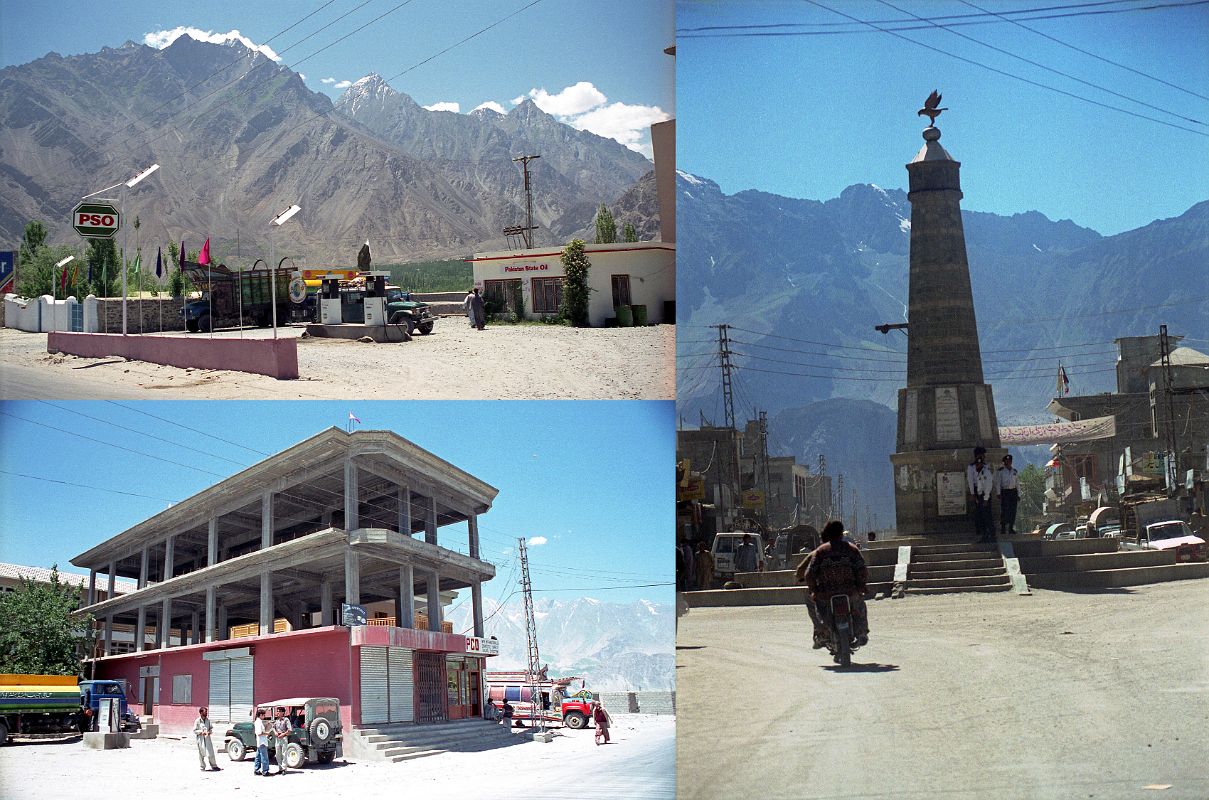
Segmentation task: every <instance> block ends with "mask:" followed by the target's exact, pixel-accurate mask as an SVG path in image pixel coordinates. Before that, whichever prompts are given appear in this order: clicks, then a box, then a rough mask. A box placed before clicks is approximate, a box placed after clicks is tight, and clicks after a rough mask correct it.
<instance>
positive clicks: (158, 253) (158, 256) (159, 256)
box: [155, 247, 164, 280]
mask: <svg viewBox="0 0 1209 800" xmlns="http://www.w3.org/2000/svg"><path fill="white" fill-rule="evenodd" d="M163 276H164V248H162V247H157V248H156V249H155V278H156V280H159V279H160V278H162V277H163Z"/></svg>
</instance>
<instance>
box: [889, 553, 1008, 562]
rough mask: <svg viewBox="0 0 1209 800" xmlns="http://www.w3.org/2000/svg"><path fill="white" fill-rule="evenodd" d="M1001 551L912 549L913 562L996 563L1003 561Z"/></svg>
mask: <svg viewBox="0 0 1209 800" xmlns="http://www.w3.org/2000/svg"><path fill="white" fill-rule="evenodd" d="M1001 560H1002V559H1001V557H1000V555H999V553H996V552H993V551H981V550H980V551H977V552H970V553H936V554H934V555H928V554H926V553H918V554H917V553H916V552H915V551H914V550H912V551H911V563H912V564H966V563H969V562H986V563H988V564H995V563H999V562H1001Z"/></svg>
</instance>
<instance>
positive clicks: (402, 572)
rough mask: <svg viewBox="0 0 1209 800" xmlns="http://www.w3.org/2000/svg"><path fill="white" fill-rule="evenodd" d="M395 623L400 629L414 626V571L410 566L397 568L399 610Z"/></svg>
mask: <svg viewBox="0 0 1209 800" xmlns="http://www.w3.org/2000/svg"><path fill="white" fill-rule="evenodd" d="M395 621H396V622H397V623H398V625H399V627H400V628H414V627H415V626H416V594H415V569H414V568H413V567H412V566H411V564H408V565H407V566H405V567H399V608H398V613H397V614H396V615H395Z"/></svg>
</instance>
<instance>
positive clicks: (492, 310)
mask: <svg viewBox="0 0 1209 800" xmlns="http://www.w3.org/2000/svg"><path fill="white" fill-rule="evenodd" d="M520 292H521V279H520V278H509V279H508V280H503V281H483V303H484V304H485V306H486V311H487V313H488V314H498V313H500V312H501V311H506V310H508V309H509V308H512V306H513V304H514V302H515V301H514V299H513V298H515V297H516V296H517V295H519V294H520Z"/></svg>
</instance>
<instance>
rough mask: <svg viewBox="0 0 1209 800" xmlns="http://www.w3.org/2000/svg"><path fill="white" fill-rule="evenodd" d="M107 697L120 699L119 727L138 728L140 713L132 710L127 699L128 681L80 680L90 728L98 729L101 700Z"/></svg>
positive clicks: (82, 707)
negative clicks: (137, 713)
mask: <svg viewBox="0 0 1209 800" xmlns="http://www.w3.org/2000/svg"><path fill="white" fill-rule="evenodd" d="M107 697H112V698H114V699H115V700H117V701H118V720H119V726H120V728H119V729H120V730H123V731H131V730H134V731H136V730H138V729H139V719H138V715H136V714H134V713H132V712H131V711H130V706H129V705H128V703H127V701H126V681H125V680H123V679H109V680H102V681H80V707H81V709H82V710H83V714H84V717H85V719H86V720H87V721H88V730H95V729H96V726H97V719H98V718H99V716H100V709H101V700H102V698H107Z"/></svg>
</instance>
